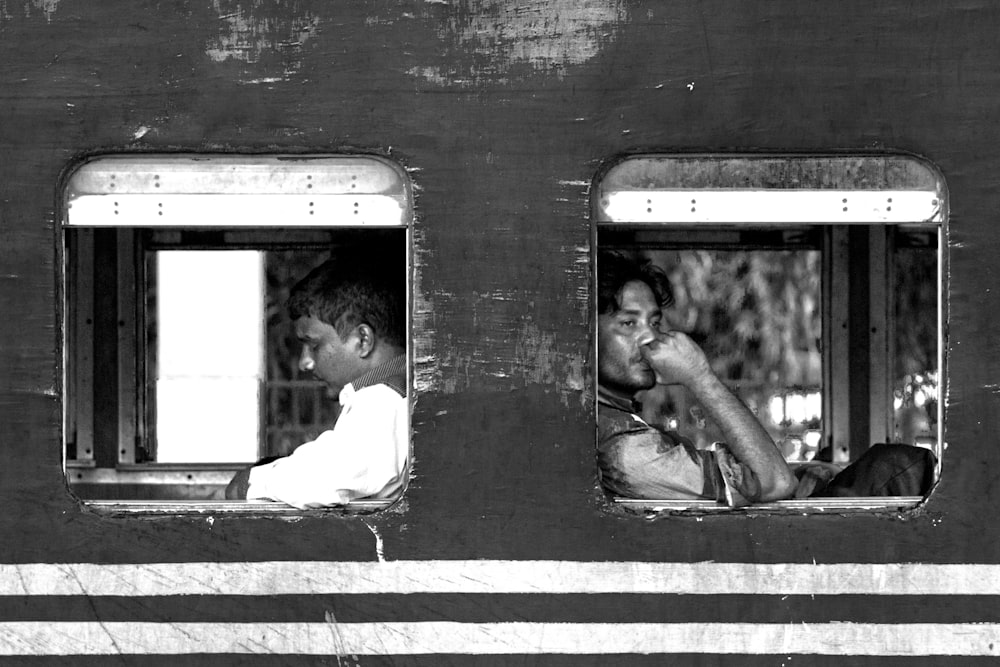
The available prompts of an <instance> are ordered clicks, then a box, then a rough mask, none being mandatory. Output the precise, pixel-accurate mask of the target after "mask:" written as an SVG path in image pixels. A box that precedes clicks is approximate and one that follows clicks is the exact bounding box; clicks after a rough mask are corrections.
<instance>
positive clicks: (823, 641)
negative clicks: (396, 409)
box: [0, 618, 1000, 656]
mask: <svg viewBox="0 0 1000 667" xmlns="http://www.w3.org/2000/svg"><path fill="white" fill-rule="evenodd" d="M190 653H202V654H205V653H215V654H218V653H226V654H248V653H271V654H298V655H421V654H428V653H450V654H472V655H481V654H494V655H496V654H542V653H548V654H560V653H561V654H616V653H708V654H734V653H735V654H744V655H754V654H786V655H793V654H797V655H801V654H815V655H879V656H920V655H962V656H996V655H1000V625H997V624H961V625H935V624H914V625H902V624H900V625H875V624H853V623H820V624H815V625H808V624H781V625H777V624H772V625H766V624H752V623H677V624H650V623H629V624H617V623H613V624H601V623H581V624H560V623H484V624H473V623H451V622H439V623H337V622H336V620H335V619H333V618H331V619H330V621H329V622H328V623H276V624H259V623H246V624H239V623H3V624H0V655H121V654H126V655H129V654H130V655H137V654H138V655H147V654H153V655H176V654H190Z"/></svg>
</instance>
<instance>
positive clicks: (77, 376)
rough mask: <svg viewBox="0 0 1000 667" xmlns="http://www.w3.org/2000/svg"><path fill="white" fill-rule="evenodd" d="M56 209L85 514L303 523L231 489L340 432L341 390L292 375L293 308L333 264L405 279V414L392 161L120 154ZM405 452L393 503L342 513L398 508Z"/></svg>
mask: <svg viewBox="0 0 1000 667" xmlns="http://www.w3.org/2000/svg"><path fill="white" fill-rule="evenodd" d="M64 200H65V203H64V218H63V238H64V246H63V248H64V252H63V257H64V262H63V264H64V276H65V278H64V286H65V289H64V297H65V306H64V318H65V326H64V331H65V332H66V337H65V343H64V357H65V365H64V367H65V369H66V370H65V391H64V393H63V395H64V411H65V418H64V421H65V430H64V432H65V466H66V476H67V480H68V482H69V485H70V488H71V490H72V491H73V493H74V494H75V495H77V496H78V497H80V498H81V499H83V500H84V501H85V502H86V503H88V504H90V505H92V506H94V507H97V508H99V509H102V510H104V511H107V512H109V513H125V514H134V513H144V514H183V513H191V512H206V511H211V512H218V513H224V514H225V513H232V514H241V513H252V514H254V513H261V512H277V513H279V514H280V513H293V514H294V513H299V512H301V511H303V510H302V509H296V507H293V506H291V505H288V504H285V503H283V502H270V501H267V500H247V501H234V500H226V499H225V489H226V486H227V485H228V483H229V482H230V480H231V479H232V478H233V476H234V475H235V474H236V473H237V472H238V471H240V470H241V469H244V468H246V467H248V466H251V465H253V464H254V463H255V462H258V461H261V460H267V459H269V458H274V457H286V456H288V455H290V454H292V452H294V451H295V450H297V449H298V448H299V447H300V446H301V445H303V444H304V443H310V442H313V441H316V439H317V438H320V436H323V437H324V438H328V437H330V436H329V434H330V433H331V432H333V431H334V430H335V429H336V427H337V424H338V420H339V418H340V413H341V407H340V404H339V403H338V401H337V400H336V394H335V392H334V391H333V390H332V389H331V388H330V387H329V386H328V385H327V383H325V382H323V381H322V380H320V379H318V378H317V377H316V376H314V375H313V374H312V373H311V372H309V369H308V364H307V365H306V366H303V364H302V363H301V358H302V356H303V355H302V349H303V343H301V342H300V341H299V339H298V338H297V337H296V330H295V327H294V325H293V322H292V320H291V318H290V316H289V313H288V309H287V308H286V303H287V301H288V298H289V295H290V291H291V289H292V287H293V286H294V285H295V284H296V283H297V282H298V281H300V280H301V279H303V278H304V277H305V276H306V275H307V274H309V273H310V271H312V270H313V269H315V268H316V267H318V266H320V265H321V264H323V263H324V262H325V261H327V260H328V259H330V258H331V257H334V258H336V257H345V258H346V257H349V256H351V255H356V254H358V253H362V252H363V253H371V255H372V256H377V257H379V258H380V262H384V264H380V266H385V267H393V268H392V271H393V275H397V274H398V276H400V279H401V280H402V281H405V282H401V283H399V290H398V291H399V292H401V293H400V294H396V295H395V297H394V298H396V299H398V302H399V303H401V306H400V310H401V312H402V320H401V322H402V323H401V325H400V326H402V327H404V328H405V340H404V341H402V343H403V345H404V348H403V354H405V355H407V356H406V357H404V361H403V363H402V364H398V363H397V364H396V365H399V366H401V368H402V372H403V373H404V374H405V376H406V378H405V380H401V381H398V382H396V384H395V385H394V386H398V389H397V393H400V394H401V395H402V396H403V397H404V400H405V402H406V405H408V404H409V401H410V400H411V398H412V396H411V394H412V389H410V387H411V385H412V383H411V382H410V380H409V362H408V347H409V343H408V341H409V338H410V333H409V315H408V312H409V294H408V292H409V278H408V276H409V266H410V260H409V257H410V249H409V244H410V233H409V225H410V219H411V210H412V207H411V203H410V201H411V199H410V187H409V182H408V179H407V178H406V176H405V174H404V173H403V172H402V170H400V169H399V168H398V167H396V166H395V165H392V164H391V163H388V162H386V161H384V160H381V159H377V158H368V157H360V156H349V157H345V156H324V157H320V158H313V159H310V160H298V159H296V158H294V157H291V158H288V157H284V156H270V157H254V158H242V157H225V156H212V157H207V156H198V157H193V156H163V157H155V156H142V157H121V156H114V157H106V158H98V159H96V160H93V161H90V162H88V163H85V164H84V165H82V166H81V167H79V168H78V169H77V170H76V171H75V172H74V173H73V174H72V175H71V177H70V178H69V179H68V181H67V186H66V190H65V193H64ZM279 211H280V215H277V214H276V212H279ZM345 261H346V260H345ZM393 284H394V285H395V284H396V283H393ZM397 319H399V318H397ZM397 347H398V346H397ZM311 363H312V360H311V356H310V361H309V364H311ZM376 384H377V382H376ZM360 391H363V389H362V390H359V392H360ZM359 409H360V408H359ZM399 412H400V414H402V413H403V410H400V411H399ZM405 414H406V420H407V421H406V426H405V429H406V432H407V434H408V432H409V429H408V414H409V408H408V407H406V408H405ZM343 428H346V425H343ZM325 442H329V441H328V440H327V441H325ZM368 444H369V443H364V442H359V443H358V446H359V447H366V446H368ZM406 448H407V452H406V453H405V456H404V458H405V462H404V463H402V464H401V465H402V470H401V471H400V475H401V480H402V481H401V482H400V481H399V480H397V481H396V482H394V483H393V484H391V485H389V486H387V487H386V488H387V489H394V488H396V487H397V486H398V487H399V488H398V489H397V490H395V491H392V492H391V493H386V494H382V493H379V494H376V495H377V497H371V496H368V497H358V498H352V499H351V500H349V501H348V502H345V503H337V504H336V506H335V509H336V508H343V507H347V508H348V509H350V510H351V511H370V510H377V509H380V508H383V507H385V506H388V505H389V504H391V503H392V502H393V501H394V500H395V499H396V498H398V497H399V495H400V494H401V493H402V488H403V487H405V483H406V480H405V476H406V474H407V472H406V471H407V470H408V466H409V452H408V448H409V437H408V435H407V437H406ZM293 502H298V500H295V501H293Z"/></svg>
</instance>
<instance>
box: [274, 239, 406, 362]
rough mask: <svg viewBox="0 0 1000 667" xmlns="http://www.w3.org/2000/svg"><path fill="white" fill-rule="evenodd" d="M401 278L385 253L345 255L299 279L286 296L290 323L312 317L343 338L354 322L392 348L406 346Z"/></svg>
mask: <svg viewBox="0 0 1000 667" xmlns="http://www.w3.org/2000/svg"><path fill="white" fill-rule="evenodd" d="M405 290H406V276H405V274H404V269H403V267H402V263H401V262H387V261H386V257H385V255H384V254H383V255H380V256H377V255H373V254H370V253H365V252H363V251H362V252H356V251H352V252H345V253H338V255H336V256H334V257H332V258H331V259H328V260H327V261H325V262H323V263H322V264H320V265H319V266H318V267H316V268H315V269H313V270H312V271H310V272H309V274H308V275H307V276H306V277H305V278H303V279H302V280H300V281H299V282H298V283H296V284H295V286H294V287H293V288H292V291H291V294H290V295H289V297H288V303H287V307H288V313H289V316H290V317H291V318H292V319H293V320H297V319H299V318H300V317H315V318H316V319H318V320H320V321H321V322H326V323H327V324H329V325H330V326H332V327H333V328H334V329H336V330H337V335H339V336H340V337H341V338H344V337H345V336H346V335H347V334H348V333H349V332H350V330H351V329H353V328H354V327H356V326H357V325H359V324H367V325H368V326H370V327H371V328H372V330H373V331H374V332H375V335H376V336H378V337H379V338H380V339H382V340H385V341H386V342H388V343H390V344H392V345H395V346H397V347H403V348H405V347H406V300H405V298H404V294H405Z"/></svg>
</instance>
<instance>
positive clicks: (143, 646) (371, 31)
mask: <svg viewBox="0 0 1000 667" xmlns="http://www.w3.org/2000/svg"><path fill="white" fill-rule="evenodd" d="M998 28H1000V9H997V8H996V7H995V6H994V5H993V4H992V3H989V2H985V1H982V0H980V1H972V0H968V1H964V2H953V3H948V4H947V5H944V4H942V3H937V2H930V1H918V2H909V1H907V2H902V1H899V0H896V1H891V2H882V3H878V4H877V5H869V4H867V3H848V4H844V3H802V2H790V1H782V2H771V3H766V4H755V3H745V2H729V1H727V2H721V3H716V4H712V5H709V4H705V3H698V2H672V3H659V2H641V1H638V0H637V1H625V0H592V1H590V2H577V1H570V0H555V1H542V0H471V1H459V0H453V1H443V0H435V1H431V0H428V1H419V0H414V1H412V2H401V3H387V2H375V1H348V2H342V3H321V2H308V1H299V2H291V3H282V2H271V1H266V0H241V1H237V0H232V1H231V0H212V1H209V0H205V1H203V2H196V1H192V0H177V1H176V2H171V3H163V2H150V1H148V0H137V1H135V2H117V1H116V2H102V3H96V2H91V3H86V2H80V1H78V0H48V1H45V2H42V1H39V0H30V1H29V0H24V1H23V2H11V1H8V2H3V3H0V62H2V63H3V66H2V67H0V239H2V242H0V306H2V308H3V311H4V313H5V323H4V324H3V326H2V327H0V455H2V465H0V498H2V501H3V504H2V507H3V512H2V515H0V535H2V540H0V655H3V656H5V658H4V660H6V659H8V658H9V659H14V658H15V656H20V657H21V658H24V659H27V658H28V657H29V656H47V657H48V658H49V659H52V660H59V661H63V662H64V663H65V664H105V663H104V662H103V661H105V660H107V659H108V655H112V654H114V655H117V656H119V657H120V658H121V659H122V660H125V661H130V660H134V661H135V662H136V664H140V663H141V664H171V665H173V664H217V663H218V662H219V661H230V662H233V663H238V664H265V663H267V662H269V660H274V661H275V662H280V663H282V664H311V663H314V662H320V663H323V664H355V663H360V664H382V663H389V662H394V661H400V662H414V663H419V664H443V663H446V662H453V663H454V664H468V663H469V662H470V661H479V662H481V663H484V664H510V663H511V662H515V664H516V663H517V661H520V662H521V663H533V662H535V661H538V662H540V663H543V664H574V665H576V664H587V663H588V662H589V663H592V664H607V663H608V662H609V661H615V660H620V661H621V664H631V665H635V664H661V662H662V660H664V659H665V658H664V656H665V654H671V656H672V657H673V658H674V659H678V660H684V661H691V662H699V661H707V662H711V663H712V664H779V663H780V664H796V663H797V662H798V661H802V660H807V659H808V660H812V661H814V662H821V663H823V662H825V663H827V664H841V663H840V662H838V661H841V660H843V659H844V656H852V657H851V660H853V661H855V663H862V664H863V663H869V664H886V661H891V660H894V659H899V660H907V661H910V662H907V664H913V663H912V661H913V660H917V661H918V662H921V661H924V662H925V663H926V664H941V663H942V661H947V660H949V659H950V660H952V661H953V663H954V664H968V661H970V660H976V659H979V660H984V661H985V660H988V659H990V657H991V656H992V657H994V658H995V656H997V655H998V654H1000V612H998V610H1000V605H998V604H997V602H998V596H1000V584H998V583H997V582H1000V546H998V545H1000V534H998V532H1000V528H998V525H1000V524H998V522H997V521H995V520H994V519H993V516H992V514H993V511H992V505H993V503H995V502H998V501H1000V491H998V485H997V484H996V476H997V473H996V471H997V470H1000V448H998V447H997V446H996V438H997V430H998V429H997V427H998V415H1000V389H998V387H1000V352H998V350H997V342H996V341H1000V335H998V334H1000V324H998V323H997V321H996V318H995V317H994V315H993V314H994V313H995V312H998V311H1000V265H998V263H997V259H996V251H995V248H996V245H997V244H998V243H1000V227H998V226H997V225H996V224H995V220H994V217H995V210H996V208H997V202H998V196H997V194H996V183H995V181H996V178H995V176H994V175H995V174H996V173H998V172H1000V126H998V124H997V123H996V115H997V108H998V100H1000V96H998V95H1000V93H998V91H1000V46H998V44H997V41H996V33H997V29H998ZM882 149H893V150H901V151H907V152H912V153H915V154H918V155H921V156H924V157H926V158H927V159H928V160H930V161H932V162H933V163H934V164H935V165H937V167H938V168H939V169H940V170H941V172H942V173H943V174H944V176H945V178H946V179H947V183H948V188H949V191H950V198H951V212H952V222H951V226H950V230H951V231H950V237H949V238H948V240H947V249H946V252H947V253H948V258H949V267H950V273H949V275H948V276H947V285H948V294H947V302H948V312H949V321H948V326H947V331H948V342H949V349H948V351H947V354H948V378H949V388H950V391H949V395H948V397H947V413H946V427H945V439H946V442H947V445H948V448H947V450H946V452H945V456H944V467H943V476H942V479H941V481H940V483H939V484H938V485H937V487H936V489H935V490H934V492H933V494H932V495H931V497H930V498H929V500H928V501H927V502H926V503H925V504H924V505H923V506H922V507H920V508H919V509H917V510H914V511H910V512H906V513H902V514H899V513H894V512H884V511H883V512H870V513H859V514H852V515H850V516H840V515H825V516H822V515H816V514H810V515H808V516H804V515H794V514H765V513H753V512H751V513H745V512H744V513H738V514H724V515H719V516H706V517H690V516H671V517H663V518H661V519H659V520H655V521H649V520H645V519H643V518H642V517H639V516H635V515H630V514H627V513H623V512H620V511H615V510H613V509H612V508H611V507H610V506H609V504H608V502H607V501H606V500H605V498H604V496H603V495H602V493H601V492H600V490H599V489H598V486H597V480H596V468H595V464H594V452H593V446H594V419H595V417H594V413H593V409H592V398H593V397H592V391H593V390H592V382H593V377H592V370H591V357H592V353H591V349H592V346H593V336H592V333H591V331H592V317H593V314H592V312H591V310H592V307H591V302H590V299H591V297H590V289H591V276H590V267H591V247H590V238H591V222H590V219H589V212H590V208H589V201H588V191H589V187H590V185H591V182H592V179H593V178H594V175H595V174H596V173H597V172H598V170H599V169H600V167H601V166H602V165H603V164H605V163H606V162H607V161H608V160H611V159H613V158H615V157H616V156H620V155H623V154H627V153H631V152H638V151H650V150H655V151H743V152H747V151H766V152H782V151H804V152H827V151H830V150H857V151H872V150H882ZM149 151H156V152H169V151H184V152H235V153H312V152H316V153H337V152H366V153H372V154H377V155H382V156H386V157H389V158H391V159H393V160H396V161H398V162H399V163H401V164H402V165H403V166H404V167H405V168H406V169H407V170H408V171H409V173H410V176H411V178H412V181H413V183H414V186H415V190H416V199H415V212H416V220H415V223H414V307H413V325H414V335H415V338H414V343H413V347H412V350H411V354H412V358H413V361H414V383H415V389H416V401H415V407H414V413H413V418H412V428H413V440H412V443H413V444H412V446H413V450H412V451H413V458H414V467H413V474H412V477H411V481H410V485H409V488H408V490H407V492H406V494H405V497H404V498H403V500H402V501H401V502H400V503H399V504H397V505H396V506H395V507H393V508H392V509H390V510H387V511H383V512H380V513H377V514H372V515H367V516H364V517H361V516H340V515H324V516H306V517H302V518H298V519H296V520H285V519H279V518H253V517H228V516H183V517H161V518H156V519H152V518H140V517H121V516H107V515H103V514H100V513H98V512H95V511H92V510H90V509H88V508H86V507H84V506H83V505H82V504H81V503H80V502H78V501H77V500H76V499H75V498H74V497H73V496H72V495H71V493H70V492H69V491H68V489H67V485H66V483H65V480H64V474H63V470H62V432H61V430H62V399H63V396H62V376H61V373H62V370H63V369H62V362H61V345H62V332H61V327H60V321H61V320H60V310H59V308H60V298H61V291H60V290H61V287H60V284H61V267H60V266H59V265H58V262H57V257H58V254H57V248H58V245H59V219H58V197H59V184H60V178H61V176H62V174H64V173H65V171H66V170H67V169H68V168H69V167H71V166H72V165H74V164H76V163H77V162H78V160H80V159H81V157H83V156H85V155H91V154H96V153H102V152H149ZM994 288H997V289H994ZM948 656H951V657H950V658H949V657H948Z"/></svg>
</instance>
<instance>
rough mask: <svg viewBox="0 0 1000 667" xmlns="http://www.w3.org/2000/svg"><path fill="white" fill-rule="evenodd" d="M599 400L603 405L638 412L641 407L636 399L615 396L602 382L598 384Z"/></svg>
mask: <svg viewBox="0 0 1000 667" xmlns="http://www.w3.org/2000/svg"><path fill="white" fill-rule="evenodd" d="M597 402H598V403H600V404H602V405H607V406H609V407H612V408H617V409H618V410H624V411H625V412H631V413H637V412H639V409H640V408H639V405H638V404H637V403H636V402H635V401H634V400H632V399H624V398H621V397H619V396H615V395H613V394H612V393H611V392H609V391H607V390H606V389H605V388H604V387H602V386H601V385H600V384H598V385H597Z"/></svg>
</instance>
